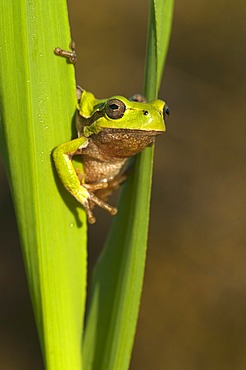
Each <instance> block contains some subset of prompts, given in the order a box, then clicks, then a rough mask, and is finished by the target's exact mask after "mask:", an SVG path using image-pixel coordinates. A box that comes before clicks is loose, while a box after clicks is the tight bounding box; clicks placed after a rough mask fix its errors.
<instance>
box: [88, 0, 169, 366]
mask: <svg viewBox="0 0 246 370" xmlns="http://www.w3.org/2000/svg"><path fill="white" fill-rule="evenodd" d="M168 4H169V5H168V9H167V11H168V12H167V14H166V12H165V13H162V17H163V18H162V19H161V18H160V17H159V19H158V21H157V19H156V16H157V14H156V11H154V3H153V1H151V2H150V9H151V11H150V16H149V32H148V47H147V62H146V81H145V93H146V94H147V97H148V98H151V99H153V98H155V97H156V94H157V80H158V78H159V79H160V76H159V74H160V71H158V68H159V70H161V69H162V67H161V66H162V65H163V60H162V59H164V57H165V52H166V50H167V44H168V37H166V38H165V39H164V38H163V37H162V38H161V37H160V39H163V40H165V42H166V44H165V45H164V44H163V43H162V42H157V35H159V34H160V32H161V31H160V29H159V23H160V22H161V23H162V22H164V23H165V22H168V21H169V22H170V19H171V17H170V13H171V9H172V2H171V1H168ZM157 11H158V9H157ZM169 27H170V25H169ZM158 37H159V36H158ZM157 47H159V48H164V51H163V50H162V51H157ZM161 58H162V59H161ZM158 65H159V67H158ZM152 162H153V149H152V148H147V149H146V150H145V151H144V152H143V153H142V154H141V155H140V156H137V158H136V163H135V165H134V176H133V175H132V176H130V177H129V179H128V180H127V182H126V184H125V185H124V187H123V189H122V191H121V197H120V202H119V209H120V211H119V214H118V216H117V217H116V218H115V220H114V222H113V225H112V229H111V232H110V235H109V237H108V239H107V242H106V245H105V248H104V251H103V253H102V255H101V257H100V259H99V261H98V263H97V265H96V268H95V271H94V274H93V281H92V288H91V292H90V305H89V312H88V316H87V321H86V331H85V337H84V357H85V358H84V359H85V364H86V370H92V369H93V370H126V369H128V367H129V362H130V357H131V351H132V346H133V341H134V336H135V330H136V324H137V317H138V312H139V305H140V297H141V291H142V284H143V276H144V266H145V257H146V245H147V236H148V221H149V201H150V191H151V175H152Z"/></svg>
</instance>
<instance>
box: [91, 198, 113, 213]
mask: <svg viewBox="0 0 246 370" xmlns="http://www.w3.org/2000/svg"><path fill="white" fill-rule="evenodd" d="M90 201H91V202H92V203H95V204H97V205H98V206H99V207H101V208H103V209H105V211H107V212H108V213H110V214H111V215H112V216H114V215H116V213H117V212H118V210H117V208H115V207H112V206H111V205H110V204H108V203H106V202H104V201H103V200H102V199H99V198H98V197H96V196H95V194H93V193H90Z"/></svg>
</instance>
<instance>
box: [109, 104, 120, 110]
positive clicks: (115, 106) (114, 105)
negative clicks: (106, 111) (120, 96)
mask: <svg viewBox="0 0 246 370" xmlns="http://www.w3.org/2000/svg"><path fill="white" fill-rule="evenodd" d="M109 108H110V109H113V110H115V109H118V108H119V107H118V105H117V104H110V106H109Z"/></svg>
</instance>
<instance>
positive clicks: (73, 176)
mask: <svg viewBox="0 0 246 370" xmlns="http://www.w3.org/2000/svg"><path fill="white" fill-rule="evenodd" d="M87 145H88V139H87V138H85V137H84V136H82V137H80V138H78V139H75V140H72V141H69V142H67V143H64V144H61V145H59V146H58V147H57V148H56V149H54V152H53V158H54V162H55V166H56V170H57V173H58V175H59V177H60V179H61V181H62V183H63V185H64V186H65V188H66V189H67V190H68V191H69V192H70V193H71V194H72V195H73V196H74V198H75V199H76V200H77V201H78V202H79V203H81V204H82V205H83V207H84V209H85V211H86V213H87V216H88V221H89V223H91V224H93V223H95V221H96V219H95V217H94V215H93V213H92V210H91V203H95V204H97V205H99V206H100V207H101V208H103V209H105V210H106V211H108V212H109V213H110V214H111V215H115V214H116V213H117V209H116V208H114V207H112V206H110V205H109V204H107V203H105V202H104V201H102V200H100V199H98V198H97V197H96V196H95V195H94V194H93V191H95V190H96V189H99V188H100V189H102V188H105V187H107V186H108V185H107V184H106V183H101V184H99V183H98V184H97V185H94V186H93V185H91V186H90V185H89V184H83V177H84V176H83V172H82V171H81V170H78V169H77V168H75V167H74V165H73V163H72V157H73V156H74V155H75V154H81V153H80V152H81V150H82V149H83V148H86V146H87Z"/></svg>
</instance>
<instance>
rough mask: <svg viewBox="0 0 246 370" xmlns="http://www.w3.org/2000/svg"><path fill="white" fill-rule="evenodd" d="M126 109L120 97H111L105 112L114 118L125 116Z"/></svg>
mask: <svg viewBox="0 0 246 370" xmlns="http://www.w3.org/2000/svg"><path fill="white" fill-rule="evenodd" d="M125 110H126V106H125V104H124V103H123V102H122V101H121V100H118V99H110V100H108V101H107V103H106V105H105V112H106V114H107V116H108V117H109V118H112V119H118V118H121V117H123V115H124V112H125Z"/></svg>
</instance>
